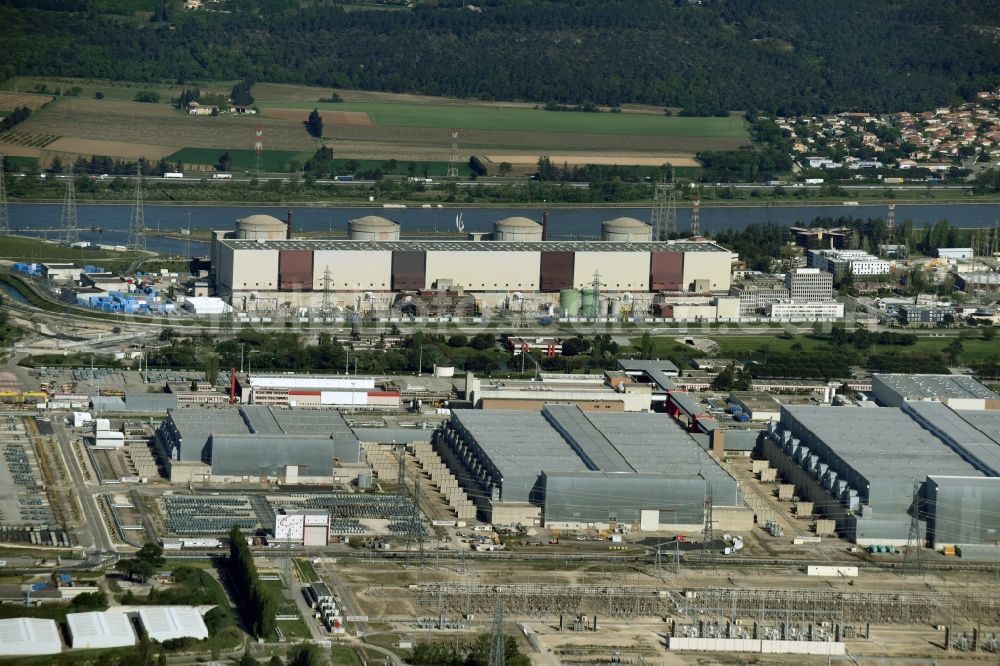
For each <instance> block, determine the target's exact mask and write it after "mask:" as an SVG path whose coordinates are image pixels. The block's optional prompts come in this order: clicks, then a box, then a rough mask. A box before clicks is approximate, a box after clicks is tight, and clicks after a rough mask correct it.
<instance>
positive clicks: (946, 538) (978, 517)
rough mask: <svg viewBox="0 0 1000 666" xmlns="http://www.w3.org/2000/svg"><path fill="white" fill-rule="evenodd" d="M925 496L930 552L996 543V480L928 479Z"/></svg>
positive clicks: (999, 497) (999, 525)
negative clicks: (932, 548) (952, 547)
mask: <svg viewBox="0 0 1000 666" xmlns="http://www.w3.org/2000/svg"><path fill="white" fill-rule="evenodd" d="M925 495H926V500H927V505H926V509H925V510H926V512H927V537H928V538H929V539H930V540H931V542H932V544H933V547H934V548H937V549H938V550H940V549H941V548H943V547H944V546H960V545H964V544H991V545H995V544H996V543H997V542H998V541H1000V478H979V477H967V476H961V477H959V476H928V477H927V484H926V486H925Z"/></svg>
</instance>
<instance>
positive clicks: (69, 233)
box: [59, 171, 80, 245]
mask: <svg viewBox="0 0 1000 666" xmlns="http://www.w3.org/2000/svg"><path fill="white" fill-rule="evenodd" d="M73 180H74V179H73V172H72V171H70V174H69V178H67V179H66V195H65V196H64V197H63V207H62V215H61V217H60V225H59V227H60V228H59V242H61V243H63V244H65V245H72V244H73V243H75V242H77V241H78V240H80V233H79V231H78V229H77V220H76V190H75V189H74V188H75V185H74V184H73Z"/></svg>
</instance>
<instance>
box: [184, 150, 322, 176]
mask: <svg viewBox="0 0 1000 666" xmlns="http://www.w3.org/2000/svg"><path fill="white" fill-rule="evenodd" d="M224 152H227V151H226V150H225V149H222V148H182V149H181V150H178V151H176V152H174V153H172V154H170V155H167V156H166V158H167V161H168V162H171V163H178V164H181V165H182V168H184V169H197V168H198V167H203V166H205V167H211V166H213V165H215V164H218V162H219V157H221V156H222V153H224ZM228 152H229V157H230V158H231V159H232V164H231V167H230V168H231V170H232V171H244V170H252V169H253V168H254V166H255V161H256V155H255V153H254V151H252V150H245V149H232V148H231V149H229V150H228ZM313 153H314V151H312V150H304V151H295V150H265V151H264V155H263V157H262V159H261V161H262V162H263V168H264V170H265V171H288V165H289V163H290V162H293V161H295V162H298V163H299V165H300V166H301V165H302V164H304V163H305V162H306V160H308V159H309V158H310V157H312V156H313Z"/></svg>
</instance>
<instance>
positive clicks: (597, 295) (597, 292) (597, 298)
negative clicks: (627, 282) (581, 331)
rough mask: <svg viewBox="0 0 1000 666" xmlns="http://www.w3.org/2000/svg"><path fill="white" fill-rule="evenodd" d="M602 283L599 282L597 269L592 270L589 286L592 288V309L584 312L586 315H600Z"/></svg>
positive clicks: (599, 277) (599, 275)
mask: <svg viewBox="0 0 1000 666" xmlns="http://www.w3.org/2000/svg"><path fill="white" fill-rule="evenodd" d="M603 286H604V283H603V282H601V274H600V272H599V271H594V277H593V278H592V279H591V281H590V287H591V288H592V289H593V290H594V311H593V312H592V313H591V312H586V313H584V314H585V315H586V316H588V317H600V316H603V315H602V314H601V287H603Z"/></svg>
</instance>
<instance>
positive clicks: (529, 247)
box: [219, 238, 729, 253]
mask: <svg viewBox="0 0 1000 666" xmlns="http://www.w3.org/2000/svg"><path fill="white" fill-rule="evenodd" d="M219 242H220V243H221V244H223V245H225V246H227V247H230V248H232V249H234V250H358V251H361V250H368V251H380V250H381V251H409V252H413V251H417V252H458V251H464V252H541V251H543V250H544V251H546V252H573V251H575V252H726V253H729V250H727V249H725V248H724V247H722V246H720V245H716V244H715V243H708V242H705V243H695V242H690V241H666V242H653V241H646V242H637V243H617V242H611V241H462V240H398V241H388V240H379V241H373V240H302V239H292V240H284V239H279V240H267V241H264V242H259V241H257V240H246V239H238V238H225V239H220V240H219Z"/></svg>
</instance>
